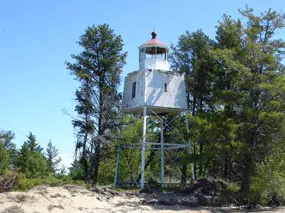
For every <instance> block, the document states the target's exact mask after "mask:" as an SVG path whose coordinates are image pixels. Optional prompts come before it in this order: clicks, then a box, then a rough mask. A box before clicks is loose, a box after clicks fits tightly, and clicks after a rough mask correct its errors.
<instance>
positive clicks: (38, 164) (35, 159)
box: [25, 152, 48, 177]
mask: <svg viewBox="0 0 285 213" xmlns="http://www.w3.org/2000/svg"><path fill="white" fill-rule="evenodd" d="M25 171H26V174H27V177H43V176H45V175H47V174H48V166H47V162H46V160H45V158H44V156H43V155H42V154H41V153H40V152H30V154H29V156H28V158H27V162H26V168H25Z"/></svg>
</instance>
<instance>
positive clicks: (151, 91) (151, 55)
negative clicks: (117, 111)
mask: <svg viewBox="0 0 285 213" xmlns="http://www.w3.org/2000/svg"><path fill="white" fill-rule="evenodd" d="M151 35H152V39H151V40H150V41H148V42H146V43H144V44H143V45H141V46H139V71H134V72H132V73H129V74H128V75H127V77H126V79H125V86H124V109H125V110H126V111H128V112H134V111H139V110H142V109H143V108H144V107H147V108H151V109H152V110H153V111H155V112H157V113H161V112H169V111H175V110H176V111H177V110H186V109H187V103H186V92H185V81H184V75H181V74H178V73H175V72H172V71H169V62H168V47H167V45H166V44H164V43H162V42H161V41H159V40H158V39H157V38H156V33H155V32H152V34H151Z"/></svg>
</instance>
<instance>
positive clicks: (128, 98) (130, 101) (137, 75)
mask: <svg viewBox="0 0 285 213" xmlns="http://www.w3.org/2000/svg"><path fill="white" fill-rule="evenodd" d="M133 82H136V95H135V98H132V87H133ZM144 84H145V78H144V72H143V71H135V72H132V73H130V74H128V76H127V77H126V78H125V85H124V107H125V108H137V107H140V106H143V105H144Z"/></svg>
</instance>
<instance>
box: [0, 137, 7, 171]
mask: <svg viewBox="0 0 285 213" xmlns="http://www.w3.org/2000/svg"><path fill="white" fill-rule="evenodd" d="M8 165H9V153H8V152H7V151H6V149H5V147H4V143H3V141H2V140H1V138H0V175H2V174H3V172H4V171H5V170H6V169H7V168H8Z"/></svg>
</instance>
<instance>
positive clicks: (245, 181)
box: [240, 152, 253, 193]
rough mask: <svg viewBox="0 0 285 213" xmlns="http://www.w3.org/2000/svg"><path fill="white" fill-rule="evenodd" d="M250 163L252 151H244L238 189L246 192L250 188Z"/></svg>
mask: <svg viewBox="0 0 285 213" xmlns="http://www.w3.org/2000/svg"><path fill="white" fill-rule="evenodd" d="M252 163H253V162H252V153H251V152H249V153H245V156H244V168H243V170H242V181H241V186H240V191H241V192H244V193H247V192H249V190H250V183H251V175H252Z"/></svg>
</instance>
